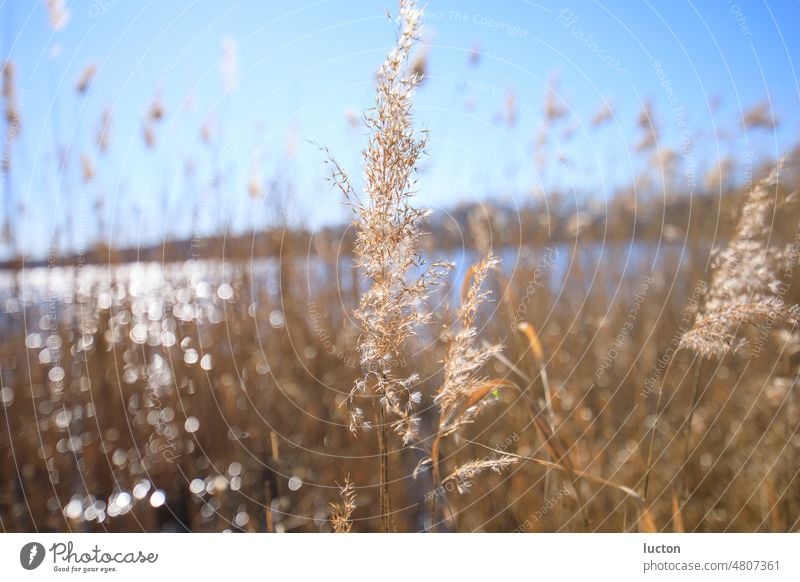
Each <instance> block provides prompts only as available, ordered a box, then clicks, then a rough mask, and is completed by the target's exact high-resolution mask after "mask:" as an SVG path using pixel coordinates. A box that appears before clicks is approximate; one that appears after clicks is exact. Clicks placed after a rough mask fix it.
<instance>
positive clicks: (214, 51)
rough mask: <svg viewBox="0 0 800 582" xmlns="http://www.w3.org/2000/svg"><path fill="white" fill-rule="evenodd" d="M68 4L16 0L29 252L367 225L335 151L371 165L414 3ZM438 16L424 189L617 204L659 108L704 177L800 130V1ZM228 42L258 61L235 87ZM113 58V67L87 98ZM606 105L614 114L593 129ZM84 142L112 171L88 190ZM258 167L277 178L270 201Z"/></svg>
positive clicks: (6, 201)
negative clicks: (399, 25)
mask: <svg viewBox="0 0 800 582" xmlns="http://www.w3.org/2000/svg"><path fill="white" fill-rule="evenodd" d="M65 10H66V11H67V12H68V21H67V22H66V23H65V24H64V26H63V27H61V28H60V29H58V30H54V27H53V26H52V25H51V24H50V23H49V21H48V11H47V9H46V7H45V5H44V2H36V3H34V2H28V1H22V0H17V1H14V0H6V1H4V2H2V4H0V19H1V21H2V29H1V32H2V41H1V42H0V51H2V52H3V54H4V56H5V57H6V58H8V59H10V60H11V61H13V62H14V64H15V71H16V79H15V81H16V91H17V96H18V102H19V108H20V109H19V110H20V116H21V133H20V135H19V137H18V139H17V140H16V141H14V142H13V144H12V146H11V160H12V171H11V175H10V176H9V177H8V178H7V181H6V183H5V185H4V189H3V201H2V206H3V209H4V210H3V211H4V212H5V213H9V212H10V213H11V222H12V225H13V227H14V229H15V231H16V232H17V236H18V237H19V239H20V240H21V241H22V242H21V244H22V246H23V247H24V248H25V249H28V250H30V252H31V253H33V254H39V255H41V254H42V253H43V252H45V251H46V248H47V245H48V244H50V243H51V242H52V240H53V238H54V233H57V234H58V237H59V240H60V241H61V242H60V244H61V245H62V246H63V245H74V244H75V243H76V241H78V242H80V243H81V244H88V242H89V241H91V240H92V239H93V238H96V237H97V236H102V237H103V238H104V239H105V240H107V241H108V242H109V243H110V244H124V245H130V244H137V243H151V242H153V241H157V240H160V239H162V238H164V237H172V236H180V237H186V236H191V235H192V234H193V233H200V234H202V233H205V232H208V231H209V230H210V229H211V228H213V227H214V225H218V224H227V226H228V228H229V229H230V230H232V231H233V232H244V231H246V230H247V229H250V228H253V227H256V226H263V225H268V224H270V223H271V222H275V221H276V220H279V215H280V214H281V213H284V214H285V215H286V216H288V219H289V220H290V221H291V222H293V223H294V224H304V225H308V226H312V227H315V226H320V225H324V224H330V223H335V222H338V221H342V220H345V219H346V218H347V216H348V215H347V213H346V211H345V209H343V207H342V205H341V200H340V198H339V196H338V195H337V194H336V193H335V192H333V191H331V190H330V188H329V186H328V185H327V183H326V182H325V180H324V178H325V175H326V167H325V165H324V164H323V163H322V162H323V160H324V155H323V154H322V152H321V151H320V150H319V148H318V146H319V145H323V146H327V147H328V148H329V149H330V150H331V151H332V152H333V153H334V155H335V156H336V157H337V159H338V160H339V161H340V162H341V163H342V164H343V165H345V166H349V167H351V168H352V170H353V173H354V174H355V175H358V160H359V158H358V151H359V149H360V148H361V147H362V146H363V145H364V141H365V139H364V137H365V136H364V130H363V128H362V127H360V126H353V124H351V123H350V121H349V120H348V115H350V116H352V115H353V113H354V112H355V114H359V113H360V111H362V110H363V109H364V108H367V107H369V106H370V105H371V104H372V102H373V91H374V74H375V72H376V70H377V68H378V67H379V65H380V63H381V62H382V60H383V57H384V55H385V54H386V52H387V50H388V49H389V48H390V46H391V45H392V42H393V40H394V33H395V28H394V24H393V23H392V22H391V21H390V20H388V19H387V18H386V15H385V11H386V10H389V11H390V12H392V13H393V14H394V13H395V12H396V6H395V4H394V3H391V2H379V1H374V0H359V1H344V0H322V1H319V0H318V1H312V2H309V1H293V2H256V1H250V2H247V1H245V0H240V1H239V2H233V3H223V2H211V1H210V0H203V1H197V2H154V1H150V2H146V1H142V2H122V1H119V0H95V1H94V2H66V3H65ZM426 10H427V16H426V20H425V22H426V33H425V36H424V38H423V41H422V43H421V46H422V48H421V49H420V50H422V51H424V52H425V53H426V55H427V57H426V73H427V77H426V79H425V81H424V83H423V85H422V86H421V87H420V89H419V91H418V95H417V99H416V106H415V115H416V119H417V121H418V123H419V125H420V127H424V128H426V129H428V130H429V131H430V139H431V146H430V152H429V155H428V156H427V157H426V159H425V160H424V163H423V174H422V176H421V181H420V203H421V204H425V205H428V206H431V207H433V208H434V209H436V210H439V211H443V210H444V209H445V208H449V207H452V206H454V205H457V204H459V203H470V202H475V201H478V200H484V199H486V198H487V197H495V198H496V199H500V200H502V201H503V202H505V203H509V204H513V205H523V204H526V203H527V202H529V201H530V200H531V197H532V196H548V195H549V193H550V192H552V191H553V189H556V188H560V189H563V190H567V191H570V192H571V191H573V190H574V191H575V192H580V194H576V197H577V198H576V199H578V198H579V199H580V204H584V203H585V204H595V205H598V204H600V205H602V204H603V203H604V202H605V201H606V200H607V198H608V196H610V195H611V192H612V190H613V189H614V188H615V187H617V186H620V185H622V184H626V183H630V182H631V181H632V180H633V178H634V177H635V176H636V175H637V174H639V173H640V171H641V169H642V168H643V167H646V165H647V164H648V163H652V153H653V152H652V151H650V152H636V151H635V145H636V143H637V142H638V141H639V140H640V138H641V137H642V130H641V129H640V128H638V127H637V124H636V118H637V115H638V114H639V112H640V110H641V109H642V107H643V105H644V103H646V102H648V101H651V102H652V110H653V112H654V120H655V122H656V124H657V125H658V127H659V146H660V148H662V149H663V148H670V149H673V150H675V151H677V152H679V153H680V151H681V142H682V137H684V136H685V134H682V131H683V130H684V129H686V130H687V131H690V132H691V148H692V149H691V152H692V153H691V156H692V160H693V162H695V163H696V165H697V171H698V172H699V173H700V174H701V176H700V180H702V174H703V173H705V172H707V171H708V170H709V168H710V167H711V166H713V165H714V164H716V163H718V162H719V160H721V159H723V158H726V157H732V158H733V159H734V161H736V162H737V163H738V164H739V166H738V168H739V170H738V171H739V172H743V171H744V170H745V167H744V166H743V160H744V159H745V158H746V154H745V152H747V151H753V152H754V155H755V157H756V158H757V159H760V158H773V157H775V156H777V155H780V154H781V153H783V152H784V151H786V150H787V149H788V148H790V147H792V146H794V145H795V144H796V143H797V140H796V138H797V135H798V130H800V108H798V105H800V85H799V84H798V77H797V70H796V64H795V63H796V61H797V60H798V57H800V40H798V35H797V23H798V22H800V3H798V2H795V1H786V2H771V3H763V2H747V3H745V2H741V3H739V4H737V3H736V2H727V1H725V0H718V1H707V2H696V3H695V2H646V1H645V2H623V1H617V2H611V3H600V2H592V1H589V0H581V1H577V0H566V1H565V2H563V3H550V2H538V3H534V2H528V1H525V0H509V1H506V2H478V1H456V0H431V1H430V2H428V4H427V8H426ZM225 43H227V46H229V47H230V46H234V47H235V53H236V57H235V59H229V60H228V62H232V61H236V65H237V66H236V67H234V68H238V77H237V79H238V81H237V82H236V83H235V86H234V87H229V89H230V90H229V91H226V90H225V87H224V84H223V80H222V79H221V73H220V65H221V62H220V59H221V57H222V54H223V45H224V44H225ZM476 49H477V50H479V54H480V56H479V58H478V59H477V62H476V61H475V60H474V59H471V54H472V53H473V52H474V51H475V50H476ZM656 62H659V63H660V65H658V66H654V63H656ZM91 63H94V64H95V65H96V66H97V73H96V76H95V77H94V78H93V79H92V82H91V84H90V86H89V89H88V91H87V92H86V93H85V94H79V93H78V92H76V90H75V87H76V82H77V80H78V78H79V77H80V76H81V74H82V72H83V71H84V69H85V68H86V67H87V65H89V64H91ZM229 68H230V67H229ZM548 86H553V87H554V88H555V91H556V93H555V94H556V102H557V104H558V106H559V107H561V108H564V109H565V110H566V112H567V113H566V115H565V116H564V117H563V118H561V119H559V120H558V121H557V122H555V123H552V124H550V125H548V126H547V127H548V133H547V135H548V139H547V146H548V147H547V148H545V149H546V150H547V151H546V159H545V161H544V163H543V164H541V165H537V164H536V162H535V142H536V139H537V134H538V133H540V132H541V130H542V129H541V128H542V127H544V126H545V121H546V119H545V117H544V103H545V99H546V95H547V92H548ZM509 95H513V102H512V105H513V111H514V112H515V118H514V119H510V118H509V115H508V111H509V109H508V105H507V102H508V100H509ZM155 99H157V100H158V101H159V102H160V103H162V104H163V108H164V112H165V115H164V118H163V119H162V120H161V121H159V122H157V123H155V124H154V125H153V132H154V136H155V141H154V145H153V146H152V147H150V148H148V147H147V146H146V145H145V141H144V139H143V129H142V119H143V117H145V116H146V115H147V111H148V110H149V107H150V105H151V103H152V102H153V101H154V100H155ZM606 101H607V102H608V103H609V104H613V110H614V117H613V119H611V120H610V121H609V122H608V123H606V124H604V125H603V126H601V127H593V126H592V125H591V119H592V117H593V116H594V115H595V113H596V112H597V111H598V109H599V108H600V107H601V106H602V105H603V103H604V102H606ZM762 102H765V103H767V111H768V112H769V114H770V115H772V114H774V115H775V116H776V117H777V118H778V119H779V120H780V125H779V126H778V128H777V130H775V131H771V130H769V129H757V128H756V129H752V128H751V129H749V130H747V131H744V130H743V129H742V116H743V113H744V112H745V111H747V110H749V109H750V108H752V107H753V106H755V105H757V104H759V103H762ZM678 108H682V109H683V111H684V114H685V119H686V128H682V127H679V126H678V124H677V121H678V119H677V117H676V113H675V112H676V110H677V109H678ZM106 110H110V111H111V112H112V113H111V124H110V132H109V141H110V144H109V145H110V147H109V151H108V152H107V153H102V152H100V151H98V148H97V146H96V136H97V133H98V130H99V128H100V125H101V116H102V113H103V112H104V111H106ZM204 126H205V127H207V128H210V134H211V137H212V138H211V142H210V144H206V143H205V142H203V140H202V139H201V138H200V136H201V133H202V128H203V127H204ZM64 155H66V160H67V162H66V165H65V166H64V171H63V173H62V172H61V170H60V168H61V164H60V162H59V160H62V159H64ZM559 155H561V157H562V161H561V162H560V161H559V159H558V158H559ZM82 156H83V157H85V158H86V159H87V160H89V162H90V165H92V166H93V167H94V177H93V180H92V181H91V183H88V184H87V183H84V181H83V180H82V177H81V162H80V159H81V157H82ZM254 160H260V161H259V162H258V163H256V162H254ZM254 164H255V166H257V167H260V170H261V171H260V174H261V177H262V181H263V182H264V183H265V184H267V186H268V187H267V188H266V190H268V191H267V192H266V194H265V195H264V196H263V197H261V198H258V199H255V200H254V199H252V198H251V196H250V194H249V193H248V182H249V180H250V177H251V175H252V168H253V166H254ZM187 168H190V170H187ZM270 184H272V187H269V186H270ZM285 184H291V189H290V190H288V194H287V190H286V188H284V187H283V186H284V185H285ZM699 188H700V187H699V186H698V189H699ZM98 216H101V217H103V222H102V223H98V218H97V217H98ZM66 217H71V220H72V226H71V227H68V226H65V225H66V222H65V221H66ZM70 233H71V234H70ZM3 254H5V253H3Z"/></svg>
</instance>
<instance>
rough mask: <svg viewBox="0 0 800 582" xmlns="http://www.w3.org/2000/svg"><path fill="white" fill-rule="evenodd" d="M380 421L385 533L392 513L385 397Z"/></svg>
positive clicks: (379, 438) (381, 485) (381, 404)
mask: <svg viewBox="0 0 800 582" xmlns="http://www.w3.org/2000/svg"><path fill="white" fill-rule="evenodd" d="M384 398H385V396H384ZM378 423H379V424H380V426H379V430H378V454H379V456H380V473H381V483H380V506H381V517H380V530H381V532H383V533H389V529H390V528H389V519H390V513H391V504H390V502H389V449H388V440H389V429H388V426H387V424H386V409H385V408H384V406H383V398H381V402H379V403H378Z"/></svg>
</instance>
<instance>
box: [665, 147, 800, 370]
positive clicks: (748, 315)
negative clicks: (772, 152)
mask: <svg viewBox="0 0 800 582" xmlns="http://www.w3.org/2000/svg"><path fill="white" fill-rule="evenodd" d="M782 165H783V164H782V162H779V163H778V164H777V166H776V168H775V169H774V170H773V171H772V172H771V173H770V174H769V175H768V176H767V177H766V178H765V179H763V180H761V181H760V182H759V183H758V184H757V186H756V187H755V188H753V189H752V190H751V191H750V192H749V193H748V194H747V197H746V199H745V202H744V204H743V206H742V213H741V216H740V218H739V221H738V223H737V226H736V231H735V234H734V236H733V239H732V240H731V242H730V243H729V244H728V246H727V247H726V248H725V249H723V250H722V251H721V252H720V253H719V255H718V256H717V261H716V263H717V265H716V268H715V270H714V273H713V275H712V277H711V282H710V285H709V287H708V291H707V293H706V296H705V298H704V301H703V304H702V306H701V308H700V310H699V311H698V314H697V317H696V318H695V321H694V324H693V326H692V328H691V329H690V330H689V331H688V332H687V333H686V334H684V336H683V337H682V338H681V343H680V346H681V347H682V348H684V349H688V350H690V351H692V352H694V353H696V354H698V355H699V356H701V357H702V358H705V359H711V358H722V357H724V356H725V355H726V354H728V353H733V352H737V351H740V350H741V349H743V348H744V347H745V346H746V345H747V340H746V339H745V338H741V337H739V336H738V331H739V328H740V327H741V326H742V325H743V324H746V325H750V326H753V327H756V328H761V329H767V330H768V329H770V328H772V327H773V326H781V325H796V324H797V323H798V321H800V310H798V307H797V306H795V305H787V304H786V303H785V302H784V301H783V299H782V297H781V296H780V290H781V281H780V279H779V278H778V275H777V273H778V272H779V271H781V270H783V269H785V268H786V267H788V266H789V265H788V263H789V261H790V258H791V257H792V256H794V255H793V254H792V253H790V252H789V251H788V250H787V249H784V248H778V247H775V246H772V245H770V235H771V221H772V216H773V212H774V208H775V202H774V196H775V194H774V191H775V189H776V188H777V186H778V177H779V174H780V170H781V167H782Z"/></svg>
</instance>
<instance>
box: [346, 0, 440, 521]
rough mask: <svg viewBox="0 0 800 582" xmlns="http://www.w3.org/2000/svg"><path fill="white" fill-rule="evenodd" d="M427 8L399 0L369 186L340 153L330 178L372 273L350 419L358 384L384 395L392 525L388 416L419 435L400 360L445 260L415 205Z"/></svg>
mask: <svg viewBox="0 0 800 582" xmlns="http://www.w3.org/2000/svg"><path fill="white" fill-rule="evenodd" d="M421 23H422V11H421V10H420V9H418V8H417V7H416V5H415V3H414V2H411V1H405V0H403V1H401V2H400V13H399V16H398V26H399V34H398V37H397V43H396V46H395V47H394V48H393V49H392V50H391V52H390V53H389V55H388V56H387V57H386V60H385V61H384V63H383V65H382V66H381V68H380V70H379V72H378V81H377V91H376V97H375V107H374V108H373V109H372V110H370V111H368V112H367V113H366V114H365V123H366V125H367V128H368V130H369V140H368V144H367V147H366V149H365V150H364V152H363V160H364V187H363V189H364V194H365V197H366V198H365V200H363V201H362V200H361V199H360V198H359V196H358V195H357V194H356V192H355V190H354V188H353V186H352V184H351V183H350V180H349V178H348V176H347V173H346V172H345V171H344V170H343V169H342V168H341V167H340V166H339V165H338V164H337V163H336V162H335V161H333V160H331V162H332V163H333V167H334V171H333V176H332V179H333V181H334V183H335V184H336V185H337V186H338V187H339V188H340V189H341V191H342V192H343V193H344V195H345V198H346V200H347V201H348V203H349V205H350V206H351V208H352V209H353V212H354V213H355V223H356V238H355V243H354V249H353V250H354V254H355V257H356V263H357V265H358V267H359V268H360V269H361V271H362V273H363V274H364V275H365V277H366V279H367V280H368V281H369V284H370V285H369V288H368V289H367V290H366V292H365V293H364V294H363V295H361V298H360V302H359V305H358V308H357V309H356V310H355V317H356V319H357V320H358V322H359V324H360V326H361V336H360V338H359V342H358V350H359V355H360V363H361V367H362V370H363V374H364V375H363V376H362V377H361V378H360V379H359V380H357V381H356V383H355V385H354V386H353V388H352V390H351V392H350V394H349V397H348V399H347V402H348V403H349V408H350V427H351V430H353V431H355V430H357V429H358V428H369V427H370V423H369V421H368V420H367V419H366V417H365V415H364V412H363V411H362V410H361V408H359V407H357V406H355V405H354V399H355V396H356V395H357V394H367V393H371V394H374V395H376V396H377V397H378V399H379V400H378V405H377V408H378V428H379V430H380V433H379V436H378V440H379V448H380V457H381V499H382V501H381V522H382V526H381V527H382V529H383V531H388V529H389V526H388V513H389V509H388V485H387V482H388V465H387V456H388V444H387V439H388V430H387V427H388V426H391V427H392V428H393V429H394V430H395V431H396V432H397V433H398V434H400V435H401V436H402V439H403V443H404V444H408V443H410V442H411V441H412V440H414V439H415V438H416V437H417V429H418V427H419V418H418V416H417V415H416V413H415V411H414V407H415V405H416V404H418V403H419V402H420V400H421V394H420V393H419V392H418V391H416V390H415V386H416V384H417V382H418V376H417V374H414V373H411V374H408V375H404V374H403V373H402V372H401V370H400V368H401V366H400V365H399V362H400V361H401V359H402V351H403V345H404V344H405V342H406V340H408V339H409V338H410V337H411V336H413V335H414V334H415V329H416V327H417V326H418V325H420V324H424V323H426V322H427V321H428V320H429V319H430V312H429V311H428V310H427V309H426V307H425V300H426V298H427V297H428V294H429V292H430V289H431V286H432V285H433V284H435V283H436V282H437V281H439V280H440V278H441V277H442V276H443V275H444V273H445V271H446V270H447V266H446V265H444V264H434V265H432V266H430V267H426V265H425V262H424V260H423V258H422V255H421V252H420V250H419V236H420V227H421V223H422V222H423V220H424V219H425V217H426V216H427V214H428V213H427V211H425V210H422V209H419V208H416V207H414V206H413V205H412V202H411V200H412V197H413V195H414V185H415V172H416V168H417V163H418V161H419V158H420V156H421V155H422V153H423V152H424V151H425V147H426V144H427V141H426V137H425V136H420V135H419V134H418V132H417V131H416V130H415V128H414V125H413V119H412V115H411V108H412V97H413V94H414V89H415V87H416V86H417V85H418V83H419V81H420V77H419V75H417V74H416V73H414V72H413V71H412V70H411V69H410V66H409V54H410V52H411V49H412V47H413V46H414V44H415V43H416V42H417V41H418V40H419V37H420V30H421Z"/></svg>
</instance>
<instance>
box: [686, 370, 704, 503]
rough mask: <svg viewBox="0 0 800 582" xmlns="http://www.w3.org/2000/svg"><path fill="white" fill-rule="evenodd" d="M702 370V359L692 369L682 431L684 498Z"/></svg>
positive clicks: (687, 486)
mask: <svg viewBox="0 0 800 582" xmlns="http://www.w3.org/2000/svg"><path fill="white" fill-rule="evenodd" d="M702 369H703V359H702V358H700V359H699V360H698V362H697V363H696V364H695V368H694V380H693V381H692V404H691V408H690V409H689V418H688V421H687V422H686V426H685V427H684V430H683V435H684V436H683V465H681V466H682V468H683V469H682V471H683V494H684V498H685V497H687V496H688V493H689V476H688V475H687V468H688V464H689V441H690V440H691V439H690V437H691V434H692V421H693V420H694V412H695V410H696V409H697V402H698V400H699V399H700V391H699V386H700V374H701V371H702Z"/></svg>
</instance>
